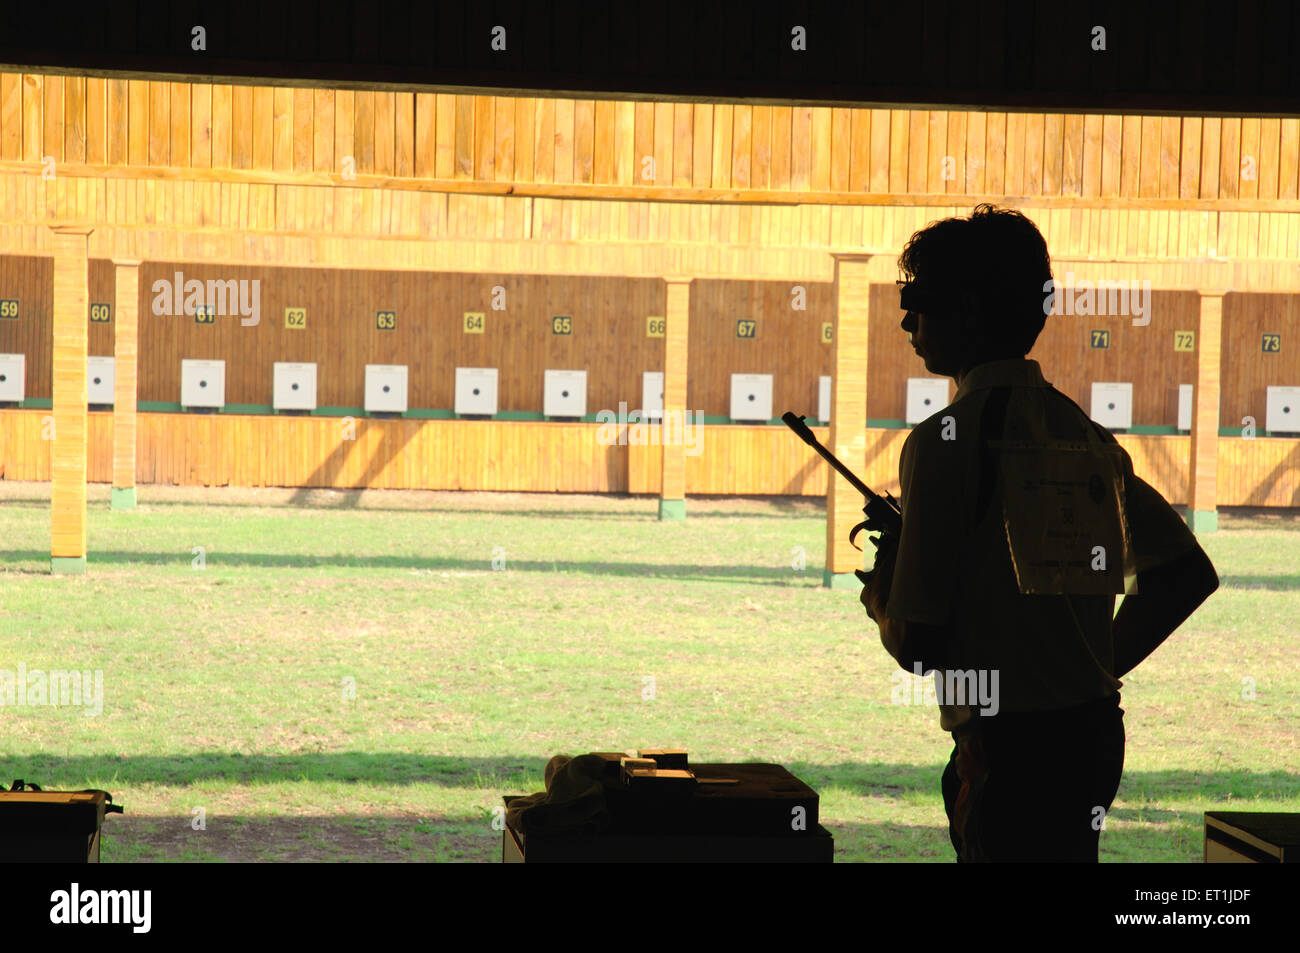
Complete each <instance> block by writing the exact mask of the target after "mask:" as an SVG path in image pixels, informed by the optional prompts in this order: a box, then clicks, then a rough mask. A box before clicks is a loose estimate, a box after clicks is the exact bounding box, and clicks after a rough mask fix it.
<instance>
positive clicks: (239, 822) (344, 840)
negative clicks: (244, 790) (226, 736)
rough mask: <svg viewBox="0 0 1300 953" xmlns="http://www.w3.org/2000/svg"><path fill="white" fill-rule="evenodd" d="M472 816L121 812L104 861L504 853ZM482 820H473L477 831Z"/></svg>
mask: <svg viewBox="0 0 1300 953" xmlns="http://www.w3.org/2000/svg"><path fill="white" fill-rule="evenodd" d="M466 826H468V825H467V824H466V823H465V822H457V821H452V820H449V819H446V818H427V819H420V818H415V817H350V816H346V815H343V816H336V817H318V816H311V817H257V818H247V817H238V818H230V817H216V818H209V819H208V820H207V828H206V830H197V831H196V830H193V829H191V827H190V821H189V819H187V818H177V817H142V816H137V817H126V816H125V815H124V816H122V817H114V818H111V819H109V820H108V821H107V822H106V823H105V824H104V834H103V836H104V843H103V848H102V851H103V853H102V856H101V859H102V860H103V861H104V862H132V861H141V862H157V861H205V862H211V861H225V862H230V863H248V862H254V863H255V862H279V863H304V862H306V863H312V862H322V861H347V862H351V863H358V862H366V861H372V862H374V861H382V862H402V861H420V862H429V861H456V862H471V863H473V862H478V863H490V862H494V861H500V859H501V835H500V834H498V833H495V832H492V833H491V834H489V833H487V832H482V831H478V830H476V832H473V833H469V832H466V831H465V830H464V828H465V827H466ZM479 826H480V825H474V827H475V828H476V829H477V828H478V827H479Z"/></svg>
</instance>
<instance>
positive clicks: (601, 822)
mask: <svg viewBox="0 0 1300 953" xmlns="http://www.w3.org/2000/svg"><path fill="white" fill-rule="evenodd" d="M608 763H609V762H608V760H607V759H606V758H603V757H601V756H600V755H597V754H584V755H579V756H578V757H576V758H570V757H569V756H568V755H563V754H557V755H556V756H555V757H554V758H552V759H551V760H550V761H548V762H547V763H546V771H545V775H544V777H545V780H546V790H545V791H540V792H538V793H537V794H530V795H528V796H527V797H519V798H515V799H514V800H513V801H511V802H510V806H509V807H508V808H507V809H506V822H507V823H508V824H509V825H510V826H511V827H513V828H514V829H515V830H517V831H520V832H521V833H523V834H524V835H529V834H540V835H548V834H566V835H567V834H585V835H590V836H594V835H596V834H599V833H601V832H603V831H606V830H608V829H609V827H610V826H611V824H612V823H613V818H612V817H611V815H610V813H609V806H608V805H607V804H606V801H605V785H606V779H605V768H606V765H607V764H608Z"/></svg>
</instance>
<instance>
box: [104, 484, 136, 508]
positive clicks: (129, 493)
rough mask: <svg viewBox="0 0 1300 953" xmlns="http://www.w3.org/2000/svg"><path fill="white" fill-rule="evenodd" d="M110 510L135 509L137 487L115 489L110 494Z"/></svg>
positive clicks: (116, 487)
mask: <svg viewBox="0 0 1300 953" xmlns="http://www.w3.org/2000/svg"><path fill="white" fill-rule="evenodd" d="M108 508H109V509H110V510H133V509H135V487H133V486H115V487H113V488H112V489H111V490H110V491H109V493H108Z"/></svg>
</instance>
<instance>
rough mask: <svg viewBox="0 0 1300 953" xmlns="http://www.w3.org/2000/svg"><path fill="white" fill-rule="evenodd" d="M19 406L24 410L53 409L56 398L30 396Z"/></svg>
mask: <svg viewBox="0 0 1300 953" xmlns="http://www.w3.org/2000/svg"><path fill="white" fill-rule="evenodd" d="M18 406H19V407H21V408H22V409H23V410H53V409H54V399H53V398H51V397H28V398H27V399H26V400H24V401H22V402H21V403H19V405H18Z"/></svg>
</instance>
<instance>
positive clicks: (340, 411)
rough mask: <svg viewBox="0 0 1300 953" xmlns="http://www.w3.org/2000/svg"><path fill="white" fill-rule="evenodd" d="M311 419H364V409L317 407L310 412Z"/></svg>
mask: <svg viewBox="0 0 1300 953" xmlns="http://www.w3.org/2000/svg"><path fill="white" fill-rule="evenodd" d="M311 415H312V416H313V417H364V416H365V415H366V409H365V408H364V407H317V408H316V409H315V410H313V411H312V412H311Z"/></svg>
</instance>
